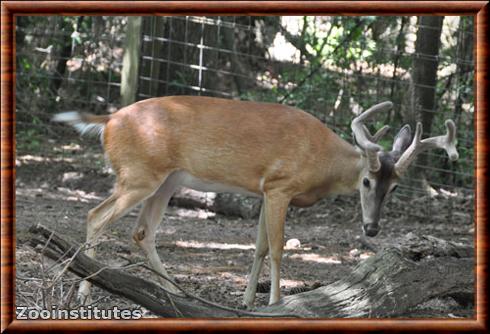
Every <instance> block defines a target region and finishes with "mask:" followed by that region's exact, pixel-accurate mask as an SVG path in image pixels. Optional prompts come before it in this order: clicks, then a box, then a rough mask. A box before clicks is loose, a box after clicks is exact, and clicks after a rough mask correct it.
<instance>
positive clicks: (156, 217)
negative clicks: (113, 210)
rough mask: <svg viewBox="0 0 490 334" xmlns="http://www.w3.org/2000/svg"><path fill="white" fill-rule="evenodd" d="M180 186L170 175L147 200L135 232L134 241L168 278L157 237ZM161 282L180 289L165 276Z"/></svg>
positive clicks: (152, 265) (175, 178) (152, 264)
mask: <svg viewBox="0 0 490 334" xmlns="http://www.w3.org/2000/svg"><path fill="white" fill-rule="evenodd" d="M178 187H179V183H178V178H177V177H172V176H169V177H168V178H167V180H166V181H165V182H164V183H163V184H162V185H161V186H160V188H159V189H158V190H157V192H156V193H155V194H154V195H153V196H151V197H150V198H148V199H146V200H145V202H144V204H143V208H142V210H141V213H140V215H139V217H138V222H137V226H136V229H135V231H134V234H133V239H134V241H135V242H136V244H137V245H138V246H139V247H140V248H141V249H142V250H143V251H144V252H145V254H146V257H147V259H148V262H149V263H150V266H151V267H152V268H153V269H154V270H156V271H157V272H158V273H159V274H160V275H162V276H163V277H165V278H167V279H171V277H170V275H169V274H168V273H167V271H166V270H165V266H164V265H163V263H162V261H161V260H160V257H159V255H158V252H157V249H156V245H155V237H156V232H157V230H158V226H159V225H160V223H161V221H162V220H163V217H164V215H165V210H166V209H167V206H168V202H169V201H170V198H171V197H172V195H173V194H174V193H175V191H176V190H177V188H178ZM160 282H161V284H162V286H163V287H164V288H165V289H166V290H168V291H170V292H173V293H179V290H178V289H177V288H176V287H175V286H173V285H172V284H171V283H169V282H168V281H167V280H165V279H164V278H160Z"/></svg>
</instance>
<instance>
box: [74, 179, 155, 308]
mask: <svg viewBox="0 0 490 334" xmlns="http://www.w3.org/2000/svg"><path fill="white" fill-rule="evenodd" d="M157 186H158V182H141V181H139V182H134V183H131V182H127V180H124V181H123V180H118V182H117V184H116V190H115V191H114V193H113V194H112V195H111V196H109V197H108V198H107V199H106V200H105V201H104V202H102V203H101V204H100V205H99V206H97V207H95V208H94V209H92V210H90V211H89V214H88V217H87V242H86V244H87V247H88V249H87V250H86V251H85V254H87V255H88V256H89V257H92V258H93V257H95V243H96V241H97V239H98V238H99V237H100V236H101V234H102V233H103V232H104V230H105V228H106V227H107V225H109V224H111V223H113V222H114V221H116V220H117V219H119V218H120V217H122V216H123V215H124V214H126V213H127V212H128V211H129V210H131V209H132V208H133V207H134V206H136V205H137V204H138V203H140V202H141V201H142V200H144V199H145V198H147V197H148V196H150V195H151V194H152V193H153V192H154V191H155V189H156V188H157ZM90 287H91V284H90V283H89V282H88V281H82V283H81V284H80V287H79V290H78V300H79V301H80V302H81V303H82V304H85V303H88V302H89V301H90Z"/></svg>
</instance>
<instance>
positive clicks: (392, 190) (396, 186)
mask: <svg viewBox="0 0 490 334" xmlns="http://www.w3.org/2000/svg"><path fill="white" fill-rule="evenodd" d="M396 188H398V184H397V185H395V186H394V187H393V188H391V190H390V193H392V192H394V191H395V189H396Z"/></svg>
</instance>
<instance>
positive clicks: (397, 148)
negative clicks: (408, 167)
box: [392, 124, 412, 155]
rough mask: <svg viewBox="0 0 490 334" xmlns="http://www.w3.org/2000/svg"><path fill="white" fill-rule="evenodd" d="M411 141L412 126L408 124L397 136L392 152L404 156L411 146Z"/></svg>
mask: <svg viewBox="0 0 490 334" xmlns="http://www.w3.org/2000/svg"><path fill="white" fill-rule="evenodd" d="M411 140H412V130H411V129H410V125H408V124H407V125H405V126H404V127H403V128H401V129H400V131H398V133H397V135H396V136H395V140H394V141H393V148H392V151H393V152H394V153H396V154H397V155H399V154H402V153H403V152H404V151H405V150H406V149H407V148H408V146H409V145H410V142H411Z"/></svg>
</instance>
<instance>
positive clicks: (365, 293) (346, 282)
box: [29, 225, 475, 318]
mask: <svg viewBox="0 0 490 334" xmlns="http://www.w3.org/2000/svg"><path fill="white" fill-rule="evenodd" d="M30 232H31V238H30V241H29V243H30V245H31V246H33V247H35V249H36V250H38V251H40V252H43V254H44V255H45V256H47V257H49V258H51V259H53V260H55V261H59V260H60V259H66V258H70V257H73V260H72V261H71V263H70V264H69V270H70V271H71V272H73V273H75V274H76V275H78V276H80V277H89V278H88V280H89V281H91V282H92V283H93V284H94V285H96V286H98V287H100V288H102V289H104V290H107V291H109V292H111V293H114V294H116V295H119V296H122V297H125V298H128V299H130V300H131V301H133V302H135V303H137V304H139V305H141V306H143V307H145V308H147V309H149V310H150V311H152V312H154V313H155V314H157V315H159V316H162V317H178V316H183V317H244V316H245V317H254V316H284V317H290V316H295V317H315V318H318V317H321V318H345V317H397V316H403V315H406V314H408V313H409V312H410V310H412V309H414V308H415V307H417V306H418V305H420V304H422V303H424V302H426V301H428V300H430V299H433V298H441V297H452V298H454V299H455V300H456V301H458V302H459V303H461V304H474V263H475V262H474V259H473V254H474V253H473V250H472V249H471V247H468V246H464V245H459V244H455V243H451V242H446V241H444V240H441V239H437V238H434V237H418V236H416V235H413V234H408V235H407V236H405V237H404V238H402V239H400V240H399V242H397V243H396V244H394V245H391V246H389V247H387V248H385V249H382V250H380V251H379V252H378V253H377V254H376V255H374V256H372V257H371V258H368V259H367V260H365V261H363V262H361V263H360V264H359V265H358V266H357V267H356V268H354V270H353V271H352V273H351V274H350V275H349V276H348V277H346V278H344V279H341V280H339V281H337V282H334V283H332V284H329V285H326V286H322V287H319V288H317V289H315V290H312V291H308V292H303V293H299V294H296V295H291V296H286V297H283V298H282V299H281V300H280V301H279V302H278V303H276V304H274V305H270V306H266V307H261V308H259V309H258V310H257V311H258V312H245V311H242V310H234V309H230V308H226V307H221V306H219V305H216V304H212V303H206V302H203V301H202V300H197V299H196V298H193V297H190V296H180V295H174V294H171V293H168V292H166V291H165V290H163V289H162V288H161V287H160V286H159V285H158V284H156V283H154V282H151V281H148V280H144V279H141V278H138V277H135V276H134V275H130V274H128V273H126V272H124V271H122V270H119V269H112V268H106V267H105V266H104V265H103V264H101V263H100V262H97V261H95V260H93V259H91V258H88V257H87V256H85V255H84V254H82V252H78V253H76V252H77V250H78V249H79V245H77V244H74V243H70V242H68V241H66V240H64V239H62V238H61V237H60V236H58V235H56V234H55V233H54V232H52V231H50V230H48V229H46V228H45V227H43V226H40V225H38V226H34V227H32V228H31V229H30ZM94 273H97V274H96V275H94ZM170 299H171V300H170Z"/></svg>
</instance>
